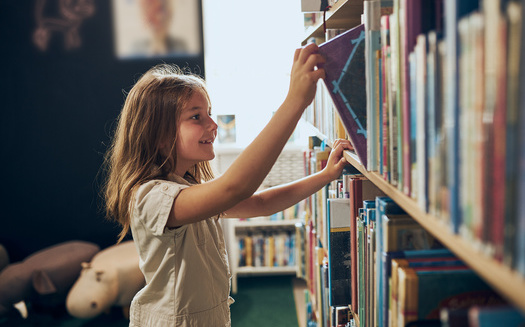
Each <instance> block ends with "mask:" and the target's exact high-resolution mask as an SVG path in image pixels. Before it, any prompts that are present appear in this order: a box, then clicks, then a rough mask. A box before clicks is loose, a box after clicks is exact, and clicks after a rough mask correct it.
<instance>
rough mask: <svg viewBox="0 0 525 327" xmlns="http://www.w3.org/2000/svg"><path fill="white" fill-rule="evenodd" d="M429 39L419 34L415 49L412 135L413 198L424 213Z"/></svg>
mask: <svg viewBox="0 0 525 327" xmlns="http://www.w3.org/2000/svg"><path fill="white" fill-rule="evenodd" d="M427 41H428V38H427V34H426V33H423V34H419V35H418V36H417V39H416V47H415V48H414V54H415V65H416V69H415V70H416V73H415V75H416V76H415V80H416V81H415V83H416V87H415V98H416V101H415V102H416V103H415V104H414V105H415V107H416V109H415V112H416V114H415V116H416V117H415V119H413V121H415V122H416V127H415V129H416V131H415V132H413V133H412V134H414V135H416V141H415V142H414V143H415V144H414V148H415V155H413V157H414V159H415V162H416V167H414V168H415V169H413V171H415V172H414V174H413V177H412V179H413V180H415V182H413V184H412V185H413V187H412V190H413V193H415V196H414V194H412V197H415V198H417V203H418V205H419V208H420V209H421V210H423V211H424V212H427V211H428V146H427V145H428V142H427V132H428V124H427V123H428V116H427V108H426V105H427V103H428V101H427V99H426V97H427V85H426V84H427V81H428V79H427V74H428V72H427V51H428V42H427Z"/></svg>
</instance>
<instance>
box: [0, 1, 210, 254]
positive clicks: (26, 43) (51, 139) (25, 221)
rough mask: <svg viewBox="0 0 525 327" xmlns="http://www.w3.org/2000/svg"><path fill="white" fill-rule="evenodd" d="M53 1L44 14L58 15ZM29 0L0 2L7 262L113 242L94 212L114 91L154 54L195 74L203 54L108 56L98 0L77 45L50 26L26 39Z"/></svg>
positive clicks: (110, 227) (108, 20) (0, 220)
mask: <svg viewBox="0 0 525 327" xmlns="http://www.w3.org/2000/svg"><path fill="white" fill-rule="evenodd" d="M57 3H58V0H48V1H47V4H46V6H48V8H47V9H46V10H47V11H48V12H47V14H48V15H51V16H53V15H54V16H59V15H60V14H59V13H58V12H57V9H56V7H57ZM36 4H37V1H35V0H31V1H20V0H1V1H0V42H1V43H0V49H1V50H0V65H1V68H2V75H1V76H0V106H1V107H0V108H1V117H2V118H1V122H0V124H1V125H0V126H1V128H0V140H1V152H0V153H1V158H2V160H1V162H2V163H1V167H2V169H1V171H2V174H3V178H1V184H0V185H1V186H0V187H1V190H2V192H1V195H0V199H1V206H0V244H3V245H4V246H5V247H6V249H7V251H8V253H9V255H10V257H11V262H16V261H19V260H22V259H23V258H25V257H26V256H27V255H29V254H31V253H33V252H35V251H37V250H40V249H42V248H45V247H47V246H51V245H54V244H57V243H59V242H63V241H67V240H74V239H75V240H86V241H91V242H95V243H97V244H99V245H100V246H101V247H102V248H104V247H106V246H109V245H111V244H113V243H114V242H115V241H116V237H117V234H118V232H119V231H120V228H119V227H118V226H117V225H115V224H114V223H112V222H108V221H107V220H106V219H105V217H104V212H103V210H102V205H103V202H102V201H101V199H100V197H99V186H100V181H101V178H100V175H99V172H100V168H101V164H102V159H103V154H104V152H105V150H106V145H107V144H108V143H109V140H110V134H111V132H112V130H113V128H114V126H115V119H116V117H117V115H118V113H119V111H120V108H121V106H122V104H123V102H124V94H123V90H124V91H128V90H129V89H130V88H131V86H132V85H133V83H134V81H135V80H136V79H137V78H138V77H139V76H140V75H141V74H142V73H144V72H145V71H146V70H147V69H148V68H150V67H151V66H153V65H154V64H156V63H159V62H168V63H176V64H179V65H180V66H185V67H186V66H187V67H189V68H191V69H192V70H194V71H199V72H200V73H201V74H202V75H204V58H203V56H199V57H171V58H155V59H146V60H133V61H130V60H127V61H122V60H118V59H117V58H116V57H115V55H114V50H113V30H112V13H111V1H108V0H95V1H94V5H95V12H94V14H93V15H92V16H91V17H88V18H87V19H85V20H84V21H83V23H82V25H81V27H80V29H79V34H80V38H81V42H82V44H81V46H80V47H78V48H73V49H66V48H65V46H64V37H63V35H62V34H60V33H54V34H52V35H51V39H50V42H49V47H48V49H47V51H45V52H43V51H41V50H39V49H38V48H37V47H36V46H35V45H34V43H33V41H32V37H33V33H34V30H35V26H36V23H35V5H36ZM49 6H50V8H49ZM53 6H54V7H55V8H53ZM201 26H202V24H201Z"/></svg>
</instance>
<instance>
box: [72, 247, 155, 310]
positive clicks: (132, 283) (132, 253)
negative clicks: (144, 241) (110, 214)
mask: <svg viewBox="0 0 525 327" xmlns="http://www.w3.org/2000/svg"><path fill="white" fill-rule="evenodd" d="M144 285H145V280H144V275H143V274H142V272H141V271H140V269H139V255H138V253H137V250H136V249H135V245H134V244H133V241H126V242H122V243H120V244H117V245H113V246H111V247H109V248H106V249H104V250H102V251H100V252H99V253H97V255H95V256H94V257H93V259H92V260H91V262H90V263H84V264H82V272H81V273H80V277H79V278H78V280H77V281H76V283H75V284H74V285H73V287H72V288H71V290H70V291H69V294H68V296H67V299H66V309H67V311H68V312H69V314H70V315H72V316H73V317H76V318H82V319H87V318H94V317H96V316H98V315H99V314H101V313H102V312H109V310H110V309H111V308H112V307H122V308H123V311H124V316H125V317H126V318H129V306H130V305H131V300H133V297H134V296H135V294H136V293H137V292H138V291H139V290H140V289H141V288H142V287H143V286H144Z"/></svg>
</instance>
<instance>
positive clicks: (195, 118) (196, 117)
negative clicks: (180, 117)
mask: <svg viewBox="0 0 525 327" xmlns="http://www.w3.org/2000/svg"><path fill="white" fill-rule="evenodd" d="M200 117H201V115H194V116H192V117H191V119H194V120H199V118H200Z"/></svg>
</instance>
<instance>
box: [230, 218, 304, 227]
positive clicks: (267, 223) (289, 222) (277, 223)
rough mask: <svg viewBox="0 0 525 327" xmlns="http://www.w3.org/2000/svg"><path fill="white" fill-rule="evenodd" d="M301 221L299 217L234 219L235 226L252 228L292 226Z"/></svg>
mask: <svg viewBox="0 0 525 327" xmlns="http://www.w3.org/2000/svg"><path fill="white" fill-rule="evenodd" d="M299 222H301V220H300V219H285V220H255V221H253V220H252V221H236V222H235V223H234V225H233V226H234V227H235V228H252V227H293V226H295V225H296V224H297V223H299Z"/></svg>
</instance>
